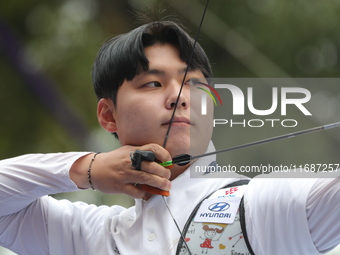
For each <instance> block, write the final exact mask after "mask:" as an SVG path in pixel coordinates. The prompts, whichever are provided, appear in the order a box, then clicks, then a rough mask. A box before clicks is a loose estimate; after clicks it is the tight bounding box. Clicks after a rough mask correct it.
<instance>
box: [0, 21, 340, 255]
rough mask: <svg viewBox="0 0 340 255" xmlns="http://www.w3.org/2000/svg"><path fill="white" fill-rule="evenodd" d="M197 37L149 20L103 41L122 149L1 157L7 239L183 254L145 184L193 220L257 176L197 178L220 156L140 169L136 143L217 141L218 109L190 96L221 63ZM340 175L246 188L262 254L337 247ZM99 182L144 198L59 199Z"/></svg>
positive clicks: (103, 101) (107, 104) (110, 108)
mask: <svg viewBox="0 0 340 255" xmlns="http://www.w3.org/2000/svg"><path fill="white" fill-rule="evenodd" d="M192 46H193V39H192V38H191V37H190V36H189V35H188V34H187V33H186V32H185V31H184V30H183V29H182V28H180V27H179V26H178V25H177V24H175V23H174V22H170V21H162V22H151V23H148V24H145V25H143V26H140V27H138V28H136V29H134V30H132V31H130V32H129V33H126V34H123V35H119V36H116V37H114V38H113V39H111V40H110V41H108V42H107V43H105V44H104V45H103V46H102V48H101V49H100V51H99V53H98V56H97V58H96V61H95V63H94V67H93V83H94V88H95V92H96V95H97V97H98V107H97V109H98V110H97V117H98V121H99V123H100V125H101V126H102V127H103V128H104V129H106V130H107V131H108V132H111V133H115V134H116V136H117V137H118V138H119V141H120V143H121V145H122V147H121V148H119V149H116V150H114V151H111V152H106V153H101V154H95V153H91V152H69V153H56V154H31V155H23V156H20V157H16V158H11V159H6V160H3V161H1V162H0V245H2V246H5V247H8V248H9V249H11V250H13V251H15V252H17V253H19V254H67V255H73V254H81V255H86V254H128V255H132V254H147V255H149V254H175V253H176V250H178V249H177V243H178V241H179V240H180V239H181V236H180V233H179V232H178V230H177V228H176V226H175V224H174V222H173V221H172V219H171V216H170V215H169V212H168V210H167V208H166V206H165V204H164V203H163V198H162V197H161V196H157V195H153V194H150V193H148V192H146V191H145V190H143V189H142V188H141V186H140V185H141V184H146V185H149V186H151V187H155V188H158V189H161V190H165V191H169V190H170V192H171V195H170V196H169V197H168V198H167V204H168V206H169V209H170V210H171V212H172V214H173V216H174V218H175V219H176V221H177V223H178V226H179V228H180V229H183V228H184V226H185V225H186V222H187V220H188V218H189V216H190V215H191V214H192V212H193V210H194V209H195V207H196V206H197V205H198V204H199V203H200V202H201V201H202V200H203V199H204V198H205V197H207V196H208V195H209V194H211V193H212V192H214V191H216V190H218V189H220V188H223V187H225V186H227V185H229V184H232V183H234V182H235V181H239V180H240V179H247V178H245V177H242V176H238V175H231V176H229V178H190V167H195V166H199V165H201V166H203V165H205V166H208V165H210V164H213V163H214V161H215V157H214V156H208V157H204V158H200V159H198V160H197V161H195V162H192V163H191V164H188V165H185V166H178V165H175V166H174V167H173V168H172V169H171V170H169V169H167V168H165V167H163V166H161V165H160V164H158V163H157V162H156V161H142V162H141V164H140V171H137V170H136V169H135V168H134V167H133V166H132V165H131V164H132V162H131V158H130V155H131V152H134V151H136V150H137V149H138V150H142V151H151V152H153V153H154V154H155V156H156V159H157V161H159V162H165V161H170V160H171V159H172V157H174V156H176V155H179V154H183V153H191V154H193V155H198V154H202V153H205V152H206V151H212V150H214V148H213V146H212V144H211V142H210V138H211V133H212V125H211V123H212V122H211V118H212V114H207V115H204V116H202V115H201V114H200V107H199V106H198V105H197V104H198V102H196V100H194V98H195V94H193V92H191V93H190V87H192V86H196V84H195V82H193V81H195V80H202V79H207V78H210V77H211V76H212V72H211V68H210V64H209V61H208V58H207V56H206V54H205V52H204V50H203V49H202V47H201V46H199V44H197V45H196V47H195V48H194V50H193V57H192V59H191V61H189V59H190V55H191V50H192V48H193V47H192ZM187 67H188V72H187V74H186V76H185V77H186V79H185V80H184V86H183V90H182V93H181V94H180V97H179V100H178V102H177V97H178V95H179V90H180V87H181V84H182V80H183V77H184V75H185V73H186V70H187ZM194 91H195V92H194V93H202V91H201V90H194ZM203 93H204V92H203ZM176 102H177V109H176V113H175V116H174V119H173V123H172V127H171V130H170V134H169V139H168V142H167V145H166V147H165V148H163V147H162V144H163V141H164V137H165V134H166V131H167V129H168V126H169V125H170V119H171V115H172V113H173V110H174V107H175V105H176ZM208 109H212V107H208ZM335 177H338V175H335ZM339 184H340V183H339V178H328V179H311V178H309V179H296V180H288V179H274V178H273V179H261V178H257V179H254V180H252V181H250V183H249V185H248V188H247V190H246V191H245V193H244V210H245V225H246V229H247V232H248V237H249V242H250V246H251V248H252V250H253V251H254V252H255V254H277V255H280V254H318V253H319V252H326V251H328V250H330V249H332V248H333V247H335V246H336V245H337V244H338V243H339V242H340V241H339V240H340V235H339V231H338V230H339V228H340V225H339V224H340V223H339V221H338V219H337V218H338V217H337V216H338V215H339V210H340V209H339V204H340V191H339V189H340V188H339V187H340V185H339ZM90 187H92V188H94V189H96V190H98V191H101V192H104V193H109V194H115V193H124V194H127V195H129V196H131V197H133V198H135V199H136V204H135V206H133V207H131V208H123V207H121V206H111V207H109V206H100V207H96V206H94V205H87V204H85V203H82V202H78V203H71V202H69V201H66V200H63V201H58V200H55V199H53V198H52V197H50V196H48V195H49V194H55V193H60V192H69V191H75V190H79V189H88V188H90ZM188 244H189V242H188Z"/></svg>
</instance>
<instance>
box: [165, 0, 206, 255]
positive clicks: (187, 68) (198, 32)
mask: <svg viewBox="0 0 340 255" xmlns="http://www.w3.org/2000/svg"><path fill="white" fill-rule="evenodd" d="M208 5H209V0H207V1H206V3H205V7H204V11H203V14H202V17H201V21H200V24H199V26H198V30H197V34H196V36H195V39H194V43H193V45H192V49H191V52H190V56H189V59H188V63H187V67H186V69H185V72H184V76H183V80H182V83H181V87H180V90H179V93H178V96H177V99H176V103H175V106H174V110H173V112H172V115H171V119H170V122H169V126H168V130H167V132H166V134H165V137H164V141H163V148H165V147H166V144H167V142H168V138H169V133H170V129H171V126H172V123H173V120H174V117H175V113H176V109H177V106H178V102H179V100H180V97H181V94H182V90H183V87H184V83H185V80H186V77H187V74H188V71H189V68H190V64H191V62H192V58H193V55H194V51H195V47H196V44H197V41H198V37H199V34H200V32H201V28H202V24H203V21H204V17H205V14H206V11H207V9H208ZM162 197H163V201H164V204H165V206H166V208H167V210H168V212H169V213H170V216H171V218H172V220H173V221H174V223H175V226H176V228H177V230H178V232H179V234H180V238H181V239H182V242H183V243H184V244H185V246H186V248H187V251H188V252H189V254H190V255H191V254H192V253H191V251H190V249H189V247H188V244H187V242H186V241H185V237H184V236H183V233H182V231H181V229H180V228H179V226H178V224H177V221H176V219H175V218H174V217H173V215H172V212H171V210H170V207H169V205H168V203H167V202H166V199H165V197H164V196H162Z"/></svg>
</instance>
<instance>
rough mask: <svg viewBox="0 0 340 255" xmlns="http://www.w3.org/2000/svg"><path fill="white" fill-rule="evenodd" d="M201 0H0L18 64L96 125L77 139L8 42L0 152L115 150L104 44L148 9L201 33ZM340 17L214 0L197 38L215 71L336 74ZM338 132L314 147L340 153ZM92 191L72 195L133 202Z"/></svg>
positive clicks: (273, 2)
mask: <svg viewBox="0 0 340 255" xmlns="http://www.w3.org/2000/svg"><path fill="white" fill-rule="evenodd" d="M204 4H205V1H204V0H187V1H180V0H163V1H161V0H145V1H139V0H128V1H125V0H115V1H109V0H96V1H95V0H58V1H57V0H50V1H43V0H30V1H23V0H21V1H20V0H13V1H2V2H1V3H0V24H2V25H4V26H6V27H7V28H8V29H10V31H11V32H12V33H13V35H14V40H15V41H17V42H18V43H19V44H20V47H21V48H20V51H19V52H17V54H18V55H22V56H24V59H26V60H27V61H26V62H24V63H20V64H21V65H24V69H27V70H28V71H29V72H31V73H34V74H36V75H38V76H44V77H47V78H48V79H47V80H48V82H49V83H50V85H51V86H52V87H53V88H54V89H55V91H56V93H57V95H58V96H59V97H60V98H61V99H62V101H63V102H64V103H65V105H67V107H69V109H72V111H73V113H74V114H75V115H76V116H78V118H80V120H77V121H80V122H79V123H80V124H81V125H83V126H84V127H85V128H86V130H89V131H88V133H87V134H86V135H85V136H84V137H83V141H84V143H79V141H77V140H75V139H74V136H73V135H72V133H70V132H69V131H67V129H65V126H63V125H62V124H61V123H60V122H59V121H58V119H57V118H55V116H54V115H53V114H51V112H50V111H49V110H48V108H47V107H46V105H45V103H43V102H42V101H41V99H40V97H39V96H37V93H36V92H35V91H34V90H32V88H31V87H30V86H28V82H27V80H25V78H24V77H23V75H22V73H20V72H19V71H18V69H17V67H16V66H15V65H14V64H13V63H12V62H11V61H10V60H9V59H8V56H7V55H6V54H5V53H6V52H7V51H9V50H10V49H9V48H8V47H7V48H5V47H4V46H3V45H2V46H1V47H2V48H0V117H1V125H0V141H1V142H0V158H1V159H2V158H7V157H12V156H16V155H20V154H25V153H34V152H44V153H48V152H57V151H72V150H90V151H107V150H111V149H114V148H115V147H117V146H118V145H117V141H115V140H114V138H113V137H112V136H111V135H110V134H107V133H105V132H104V131H103V130H102V129H101V128H99V125H98V123H97V119H96V98H95V96H94V93H93V89H92V84H91V67H92V63H93V60H94V58H95V55H96V53H97V51H98V49H99V47H100V45H101V44H102V43H103V42H104V41H106V40H107V39H109V38H110V37H112V36H114V35H117V34H120V33H124V32H127V31H129V30H130V29H132V28H134V27H135V26H136V23H135V20H136V18H135V17H134V15H133V14H132V13H133V11H144V10H147V9H148V8H149V7H150V6H151V7H154V8H156V9H163V8H166V10H167V11H166V13H167V14H171V15H175V16H177V18H179V19H180V20H181V21H182V23H183V24H184V25H185V26H186V27H187V28H188V30H189V33H190V34H191V35H192V36H194V35H195V34H196V31H197V27H198V24H199V20H200V17H201V14H202V8H203V5H204ZM339 23H340V1H339V0H324V1H317V0H286V1H279V0H258V1H252V0H244V1H240V0H228V1H221V0H220V1H211V2H210V5H209V12H208V14H207V17H206V20H205V21H204V24H203V31H202V33H201V35H200V38H199V42H200V43H201V44H202V46H203V47H204V48H205V50H206V51H207V53H208V56H209V57H210V60H211V63H212V65H213V70H214V74H215V76H216V77H339V76H340V68H339V67H340V61H339V49H340V29H339ZM0 32H3V29H1V31H0ZM0 36H1V37H3V34H0ZM2 39H3V38H2ZM13 44H14V43H13ZM54 107H58V106H54ZM315 123H317V122H315ZM322 124H327V123H322ZM70 125H72V122H71V124H70ZM311 126H313V124H311ZM308 127H310V126H308ZM337 133H338V132H337ZM337 133H333V136H331V137H330V138H329V139H326V140H323V137H321V138H318V139H319V140H317V141H316V142H315V143H313V144H315V147H317V146H318V145H321V144H322V146H326V147H327V148H326V149H325V150H322V153H325V154H328V153H332V151H334V152H336V151H339V142H338V140H339V135H338V134H337ZM334 136H336V139H335V138H334ZM242 137H243V138H244V137H246V138H247V141H249V140H250V141H252V140H255V138H253V137H252V135H251V133H249V132H247V133H246V134H244V135H242V134H238V135H233V136H231V137H230V144H235V145H236V144H239V143H240V142H241V140H242ZM324 141H326V142H324ZM325 143H327V144H325ZM287 146H290V147H293V148H294V150H296V153H301V152H304V151H306V148H308V146H307V145H306V143H302V145H299V144H296V143H294V142H293V141H291V142H290V143H288V145H287ZM275 147H276V146H275ZM290 147H289V148H290ZM313 147H314V145H313ZM310 148H311V147H309V148H308V149H310ZM318 149H319V152H317V153H320V152H321V150H320V147H319V148H318ZM269 150H271V149H269ZM265 153H266V154H268V152H265ZM258 154H261V151H256V152H254V155H253V156H254V157H259V155H258ZM262 154H263V153H262ZM277 154H278V155H276V156H277V157H279V156H280V153H277ZM242 155H243V154H242V153H241V154H238V156H237V155H236V156H235V157H239V158H242V157H243V156H242ZM273 156H274V155H270V157H273ZM233 157H234V156H233ZM333 163H338V162H333ZM86 194H87V195H83V196H78V195H73V197H71V199H75V200H77V199H80V200H84V199H85V200H86V197H87V198H89V200H88V202H91V203H97V204H101V203H106V204H113V203H117V202H119V203H120V202H121V203H123V204H124V203H125V204H126V205H127V206H128V205H129V204H130V203H131V202H130V200H128V199H127V198H123V199H122V198H121V197H119V196H103V195H101V194H100V193H99V192H98V193H96V194H95V195H89V193H86ZM91 194H93V192H92V193H91ZM118 200H119V201H118Z"/></svg>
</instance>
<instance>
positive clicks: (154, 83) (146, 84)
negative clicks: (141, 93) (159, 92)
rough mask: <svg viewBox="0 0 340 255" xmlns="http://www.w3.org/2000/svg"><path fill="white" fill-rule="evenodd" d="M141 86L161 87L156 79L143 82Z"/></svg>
mask: <svg viewBox="0 0 340 255" xmlns="http://www.w3.org/2000/svg"><path fill="white" fill-rule="evenodd" d="M143 87H148V88H157V87H162V84H160V83H159V82H158V81H150V82H148V83H145V84H144V85H143Z"/></svg>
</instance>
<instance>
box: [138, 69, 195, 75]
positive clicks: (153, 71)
mask: <svg viewBox="0 0 340 255" xmlns="http://www.w3.org/2000/svg"><path fill="white" fill-rule="evenodd" d="M186 70H187V67H184V68H181V69H179V70H178V74H185V72H186ZM191 71H194V70H193V69H192V68H189V69H188V72H191ZM140 75H141V76H145V75H159V76H165V75H166V71H164V70H160V69H157V68H152V69H148V70H146V71H144V72H142V73H141V74H140Z"/></svg>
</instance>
